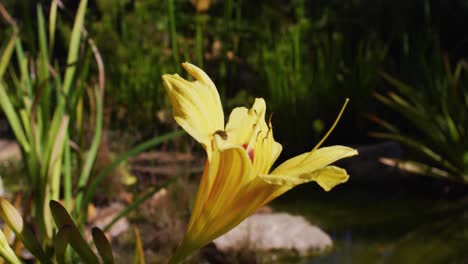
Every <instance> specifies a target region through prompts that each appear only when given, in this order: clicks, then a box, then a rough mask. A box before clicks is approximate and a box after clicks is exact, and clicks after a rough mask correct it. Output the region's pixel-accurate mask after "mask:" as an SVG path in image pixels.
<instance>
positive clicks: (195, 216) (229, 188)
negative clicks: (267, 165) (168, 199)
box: [184, 135, 253, 247]
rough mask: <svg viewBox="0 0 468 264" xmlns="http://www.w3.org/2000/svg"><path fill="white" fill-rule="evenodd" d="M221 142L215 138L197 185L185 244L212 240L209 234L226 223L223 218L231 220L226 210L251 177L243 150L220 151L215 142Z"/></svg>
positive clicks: (236, 148)
mask: <svg viewBox="0 0 468 264" xmlns="http://www.w3.org/2000/svg"><path fill="white" fill-rule="evenodd" d="M222 140H223V139H221V137H220V136H218V135H215V140H214V151H213V153H212V158H211V161H210V162H209V163H208V164H207V167H206V168H205V173H204V174H203V178H202V182H201V183H200V187H199V190H198V193H197V198H196V202H195V205H194V209H193V213H192V215H191V217H190V221H189V225H188V229H187V233H186V238H185V239H184V241H185V240H187V241H185V242H184V243H185V244H191V245H193V244H197V245H198V246H200V247H201V246H203V245H205V244H207V243H209V242H210V241H211V240H213V239H214V238H215V237H213V235H214V234H216V233H218V231H219V230H220V229H223V228H225V226H226V224H228V223H226V222H225V221H224V219H228V218H232V216H230V215H231V214H233V213H235V212H234V211H232V210H230V207H231V206H233V204H234V203H235V202H236V199H235V197H237V196H238V195H239V192H241V190H243V188H244V187H245V186H246V185H247V184H248V183H249V181H248V179H251V178H252V173H253V170H252V163H251V161H250V159H249V157H248V156H247V153H246V152H245V150H244V149H243V148H242V147H240V146H234V145H231V147H227V146H226V145H223V147H224V148H223V149H222V150H220V149H218V144H219V143H217V142H220V141H222ZM206 171H208V172H206Z"/></svg>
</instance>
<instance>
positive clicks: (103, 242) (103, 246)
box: [91, 227, 114, 264]
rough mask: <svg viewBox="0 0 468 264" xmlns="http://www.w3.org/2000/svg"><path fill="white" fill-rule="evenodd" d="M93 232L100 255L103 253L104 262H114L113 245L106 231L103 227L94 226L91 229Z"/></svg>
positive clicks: (111, 263) (107, 263) (109, 263)
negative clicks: (103, 230)
mask: <svg viewBox="0 0 468 264" xmlns="http://www.w3.org/2000/svg"><path fill="white" fill-rule="evenodd" d="M91 234H92V236H93V240H94V245H96V248H97V250H98V252H99V255H101V259H102V261H103V262H104V264H113V263H114V256H113V255H112V247H111V245H110V243H109V241H108V240H107V238H106V235H105V234H104V232H102V230H101V229H99V228H97V227H94V228H93V229H92V230H91Z"/></svg>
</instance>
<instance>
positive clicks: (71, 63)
mask: <svg viewBox="0 0 468 264" xmlns="http://www.w3.org/2000/svg"><path fill="white" fill-rule="evenodd" d="M87 4H88V1H87V0H81V2H80V5H79V6H78V11H77V13H76V17H75V23H74V24H73V30H72V33H71V38H70V45H69V47H68V57H67V66H68V67H67V70H66V71H65V78H64V81H63V92H64V93H65V94H68V93H69V91H70V88H71V85H72V81H73V78H74V76H75V71H76V65H75V64H76V62H77V60H78V52H79V46H80V40H81V34H82V32H81V31H82V29H83V25H84V18H85V13H86V6H87Z"/></svg>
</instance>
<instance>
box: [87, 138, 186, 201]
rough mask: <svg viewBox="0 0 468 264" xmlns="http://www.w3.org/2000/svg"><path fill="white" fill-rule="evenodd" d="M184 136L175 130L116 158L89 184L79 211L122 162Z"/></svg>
mask: <svg viewBox="0 0 468 264" xmlns="http://www.w3.org/2000/svg"><path fill="white" fill-rule="evenodd" d="M182 134H184V132H183V131H181V130H177V131H174V132H171V133H168V134H164V135H162V136H159V137H156V138H153V139H150V140H148V141H145V142H143V143H141V144H140V145H138V146H136V147H134V148H132V149H131V150H129V151H128V152H126V153H124V154H122V155H120V156H119V157H117V158H116V159H115V160H114V161H113V162H112V163H111V164H110V165H109V166H107V167H106V168H105V169H104V170H102V171H101V172H100V173H99V174H98V175H97V176H96V177H95V178H94V179H93V180H92V181H91V183H90V184H89V186H88V188H86V191H85V195H84V199H83V203H82V207H81V210H84V209H85V208H86V207H87V206H88V204H89V203H90V202H91V199H92V197H93V195H94V193H95V192H96V189H97V187H98V186H99V184H100V183H101V182H102V181H103V180H104V178H105V177H106V176H107V175H108V174H109V173H110V172H111V171H113V170H114V169H115V168H117V167H118V166H119V165H120V164H121V163H122V162H124V161H126V160H127V159H128V158H130V157H132V156H135V155H137V154H139V153H141V152H143V151H145V150H147V149H149V148H152V147H155V146H157V145H159V144H161V143H163V142H166V141H168V140H171V139H173V138H175V137H177V136H180V135H182Z"/></svg>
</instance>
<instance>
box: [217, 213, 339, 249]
mask: <svg viewBox="0 0 468 264" xmlns="http://www.w3.org/2000/svg"><path fill="white" fill-rule="evenodd" d="M213 242H214V244H215V245H216V247H217V248H218V250H220V251H222V252H232V251H241V250H256V251H257V250H258V251H283V250H285V251H295V252H297V253H298V254H299V255H301V256H307V255H309V254H311V253H312V252H317V251H319V252H320V251H324V250H326V249H327V248H329V247H331V246H332V245H333V242H332V240H331V238H330V237H329V236H328V235H327V234H326V233H325V232H323V231H322V230H321V229H319V228H318V227H316V226H313V225H311V224H310V223H309V222H308V221H307V220H306V219H305V218H304V217H302V216H293V215H290V214H287V213H272V214H254V215H252V216H250V217H248V218H247V219H245V220H244V221H243V222H242V223H241V224H240V225H238V226H237V227H235V228H234V229H232V230H231V231H229V232H228V233H226V234H225V235H223V236H221V237H219V238H217V239H216V240H215V241H213Z"/></svg>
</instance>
